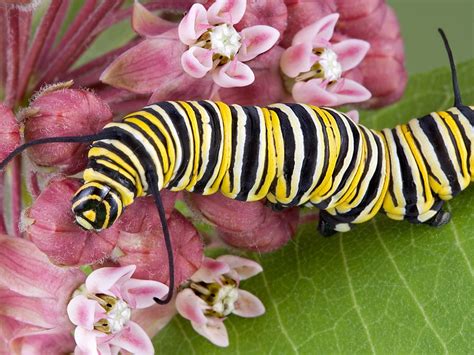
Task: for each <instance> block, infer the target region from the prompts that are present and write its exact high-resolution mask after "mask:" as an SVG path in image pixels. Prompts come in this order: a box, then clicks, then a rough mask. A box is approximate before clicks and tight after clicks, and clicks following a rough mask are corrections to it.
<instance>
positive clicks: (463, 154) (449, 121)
mask: <svg viewBox="0 0 474 355" xmlns="http://www.w3.org/2000/svg"><path fill="white" fill-rule="evenodd" d="M438 115H439V116H440V117H441V118H442V119H443V120H444V122H445V123H446V125H447V126H448V127H449V129H450V131H451V133H452V134H453V136H454V139H455V141H456V148H457V150H458V152H459V155H460V158H461V171H462V177H463V181H462V184H460V185H461V187H462V189H463V190H464V188H466V187H467V185H469V180H470V173H469V169H468V167H467V161H468V158H467V149H466V146H465V145H464V140H463V138H462V135H461V132H460V131H459V127H458V125H457V124H456V122H455V121H454V119H453V118H452V117H451V116H450V115H449V114H448V113H447V112H445V111H442V112H438ZM456 159H457V158H456Z"/></svg>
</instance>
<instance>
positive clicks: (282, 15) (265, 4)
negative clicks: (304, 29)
mask: <svg viewBox="0 0 474 355" xmlns="http://www.w3.org/2000/svg"><path fill="white" fill-rule="evenodd" d="M287 22H288V10H287V7H286V5H285V2H284V1H283V0H259V1H248V2H247V8H246V10H245V14H244V17H242V20H240V22H239V23H238V24H237V25H236V26H235V27H236V28H237V30H239V31H240V30H242V29H244V28H246V27H251V26H256V25H267V26H271V27H273V28H276V29H277V30H278V31H279V32H280V33H283V32H285V30H286V26H287ZM277 43H278V42H277Z"/></svg>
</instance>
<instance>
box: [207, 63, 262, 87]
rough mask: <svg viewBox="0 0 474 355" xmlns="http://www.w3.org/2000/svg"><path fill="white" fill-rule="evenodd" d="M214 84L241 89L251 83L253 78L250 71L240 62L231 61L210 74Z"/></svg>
mask: <svg viewBox="0 0 474 355" xmlns="http://www.w3.org/2000/svg"><path fill="white" fill-rule="evenodd" d="M212 78H213V79H214V82H215V83H216V84H217V85H219V86H221V87H223V88H231V87H241V86H247V85H250V84H252V83H253V81H254V80H255V76H254V74H253V71H252V69H250V67H249V66H248V65H246V64H244V63H242V62H239V61H237V60H233V61H232V62H229V63H227V64H225V65H223V66H222V67H220V68H218V69H217V70H215V71H214V72H213V73H212Z"/></svg>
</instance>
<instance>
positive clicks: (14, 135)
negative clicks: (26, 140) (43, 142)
mask: <svg viewBox="0 0 474 355" xmlns="http://www.w3.org/2000/svg"><path fill="white" fill-rule="evenodd" d="M0 117H1V120H0V161H1V160H3V159H5V158H6V156H7V155H8V154H9V153H10V152H11V151H12V150H13V149H15V148H16V147H17V146H18V145H19V144H20V129H19V127H18V123H17V121H16V118H15V116H14V115H13V112H12V111H11V110H10V109H9V108H8V107H6V106H5V105H3V104H2V103H0Z"/></svg>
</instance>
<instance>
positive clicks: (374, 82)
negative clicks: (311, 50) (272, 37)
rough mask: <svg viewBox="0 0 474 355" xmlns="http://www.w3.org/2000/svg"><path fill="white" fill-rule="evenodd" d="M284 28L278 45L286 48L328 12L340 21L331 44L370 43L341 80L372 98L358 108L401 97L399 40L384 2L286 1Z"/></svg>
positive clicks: (403, 81) (393, 17) (402, 73)
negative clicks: (354, 84) (355, 40)
mask: <svg viewBox="0 0 474 355" xmlns="http://www.w3.org/2000/svg"><path fill="white" fill-rule="evenodd" d="M285 2H286V5H287V7H288V26H287V29H286V31H285V33H284V34H283V38H282V42H281V43H280V45H282V46H283V47H289V46H290V45H291V41H292V40H293V37H294V35H295V34H296V33H297V32H298V31H300V30H301V29H302V28H304V27H307V26H309V25H311V24H312V23H314V21H318V20H320V19H321V18H323V17H324V16H327V15H329V14H331V13H335V12H337V13H339V14H340V19H339V22H338V25H337V26H336V28H335V33H334V36H333V38H332V41H334V42H340V41H343V40H346V39H352V38H359V39H363V40H365V41H367V42H369V43H370V50H369V51H368V53H367V55H366V57H365V59H364V60H363V61H362V62H361V63H360V65H359V66H357V67H356V68H354V69H352V70H350V71H349V72H347V73H345V77H347V78H349V79H352V80H355V81H357V82H359V83H360V84H362V85H364V86H365V87H366V88H367V89H368V90H369V91H370V92H371V94H372V98H371V99H369V100H368V101H366V102H364V103H363V104H362V105H363V106H367V107H380V106H385V105H388V104H390V103H392V102H395V101H397V100H398V99H400V97H401V96H402V94H403V92H404V89H405V86H406V83H407V72H406V69H405V64H404V60H405V59H404V49H403V40H402V38H401V35H400V26H399V24H398V20H397V17H396V15H395V13H394V11H393V9H392V8H391V7H390V6H388V5H387V3H386V2H385V1H384V0H355V1H354V0H321V1H311V0H286V1H285Z"/></svg>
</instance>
